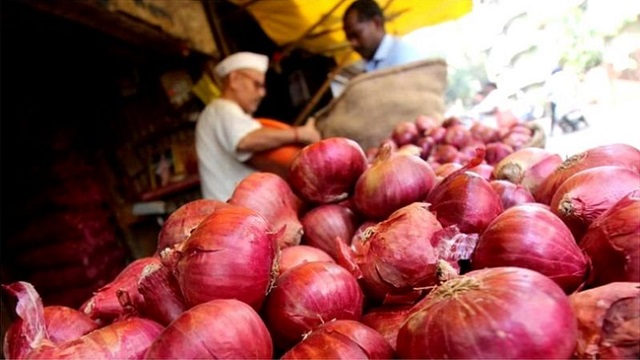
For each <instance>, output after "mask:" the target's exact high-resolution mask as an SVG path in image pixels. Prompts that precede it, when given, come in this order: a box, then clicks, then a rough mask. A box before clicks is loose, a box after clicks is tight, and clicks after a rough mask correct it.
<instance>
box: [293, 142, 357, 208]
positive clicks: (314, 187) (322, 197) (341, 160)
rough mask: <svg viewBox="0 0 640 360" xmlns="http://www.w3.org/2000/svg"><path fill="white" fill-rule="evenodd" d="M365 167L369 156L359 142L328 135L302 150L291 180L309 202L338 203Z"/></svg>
mask: <svg viewBox="0 0 640 360" xmlns="http://www.w3.org/2000/svg"><path fill="white" fill-rule="evenodd" d="M366 168H367V158H366V156H365V154H364V151H363V150H362V148H361V147H360V145H358V143H357V142H355V141H353V140H350V139H347V138H341V137H335V138H328V139H324V140H321V141H319V142H316V143H313V144H311V145H307V146H306V147H304V148H303V149H302V151H300V153H299V154H298V156H296V157H295V158H294V159H293V162H292V163H291V168H290V174H289V182H290V184H291V187H292V188H293V189H294V190H295V191H297V192H298V193H299V194H300V195H302V197H303V198H304V199H306V200H308V201H310V202H316V203H330V202H337V201H340V200H343V199H345V198H347V197H348V196H349V194H350V193H351V191H352V189H353V186H354V185H355V183H356V181H357V180H358V178H359V177H360V175H362V173H363V172H364V171H365V169H366Z"/></svg>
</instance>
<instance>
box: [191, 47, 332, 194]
mask: <svg viewBox="0 0 640 360" xmlns="http://www.w3.org/2000/svg"><path fill="white" fill-rule="evenodd" d="M268 65H269V58H268V57H267V56H265V55H260V54H254V53H250V52H239V53H236V54H233V55H230V56H228V57H227V58H225V59H224V60H222V61H221V62H220V63H219V64H218V65H217V66H216V68H215V71H216V74H217V75H218V76H220V77H221V78H222V79H223V81H222V95H221V97H220V98H218V99H215V100H214V101H212V102H211V103H210V104H208V105H207V106H206V108H205V109H204V110H203V111H202V113H201V114H200V117H199V118H198V123H197V125H196V152H197V155H198V169H199V172H200V183H201V188H202V196H203V197H204V198H207V199H216V200H220V201H227V200H228V199H229V198H230V197H231V195H232V194H233V190H234V189H235V187H236V185H237V184H238V183H239V182H240V180H242V179H243V178H245V177H246V176H247V175H249V174H251V173H253V172H255V171H258V169H256V168H255V167H253V166H251V157H252V155H253V153H254V152H257V151H263V150H270V149H274V148H278V147H281V146H283V145H287V144H293V143H302V144H307V143H312V142H316V141H319V140H320V133H319V132H318V131H317V130H316V128H315V122H314V121H313V120H312V119H311V120H310V121H308V122H307V123H306V124H305V125H304V126H300V127H294V128H291V129H273V128H265V127H262V125H261V124H260V122H258V121H257V120H255V119H254V118H253V117H252V116H251V114H253V113H254V112H255V111H256V109H257V108H258V105H260V102H261V101H262V98H264V96H265V95H266V88H265V73H266V71H267V67H268Z"/></svg>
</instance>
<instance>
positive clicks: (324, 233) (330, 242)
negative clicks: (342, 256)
mask: <svg viewBox="0 0 640 360" xmlns="http://www.w3.org/2000/svg"><path fill="white" fill-rule="evenodd" d="M357 221H358V219H357V217H356V215H355V214H354V212H353V211H351V210H350V209H349V208H347V207H345V206H342V205H337V204H323V205H319V206H316V207H315V208H313V209H311V210H310V211H309V212H307V213H306V214H305V215H304V216H303V217H302V226H303V228H304V233H305V234H304V243H305V244H307V245H310V246H313V247H316V248H318V249H320V250H322V251H324V252H326V253H327V254H329V255H330V256H331V257H332V258H334V259H335V256H336V249H335V246H334V241H335V238H336V237H339V238H340V239H342V240H344V241H345V243H346V242H347V241H349V240H350V239H351V238H352V237H353V234H354V233H355V231H356V227H357Z"/></svg>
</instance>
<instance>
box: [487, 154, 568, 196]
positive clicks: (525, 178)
mask: <svg viewBox="0 0 640 360" xmlns="http://www.w3.org/2000/svg"><path fill="white" fill-rule="evenodd" d="M561 163H562V158H561V157H560V155H558V154H554V153H551V152H550V151H548V150H545V149H540V148H533V147H529V148H522V149H520V150H517V151H515V152H513V153H511V154H510V155H508V156H506V157H505V158H503V159H502V160H500V162H499V163H498V164H497V165H496V166H495V168H494V170H493V178H494V179H496V180H508V181H510V182H512V183H514V184H522V186H524V187H526V188H527V190H529V191H530V192H531V193H532V194H533V193H534V192H535V191H536V190H537V189H538V187H539V186H540V184H541V183H542V182H543V181H544V180H545V179H546V178H547V177H548V176H549V175H550V174H551V173H553V172H554V171H555V169H556V168H557V167H558V166H559V165H560V164H561Z"/></svg>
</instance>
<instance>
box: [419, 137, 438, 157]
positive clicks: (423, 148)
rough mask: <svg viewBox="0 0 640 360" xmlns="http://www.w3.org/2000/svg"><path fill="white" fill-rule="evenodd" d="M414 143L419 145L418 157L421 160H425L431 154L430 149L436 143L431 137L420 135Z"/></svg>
mask: <svg viewBox="0 0 640 360" xmlns="http://www.w3.org/2000/svg"><path fill="white" fill-rule="evenodd" d="M416 145H417V146H418V147H420V157H421V158H422V160H427V159H429V156H431V151H432V150H433V148H434V147H435V146H436V143H435V141H433V138H430V137H421V138H419V139H418V140H417V141H416Z"/></svg>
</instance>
